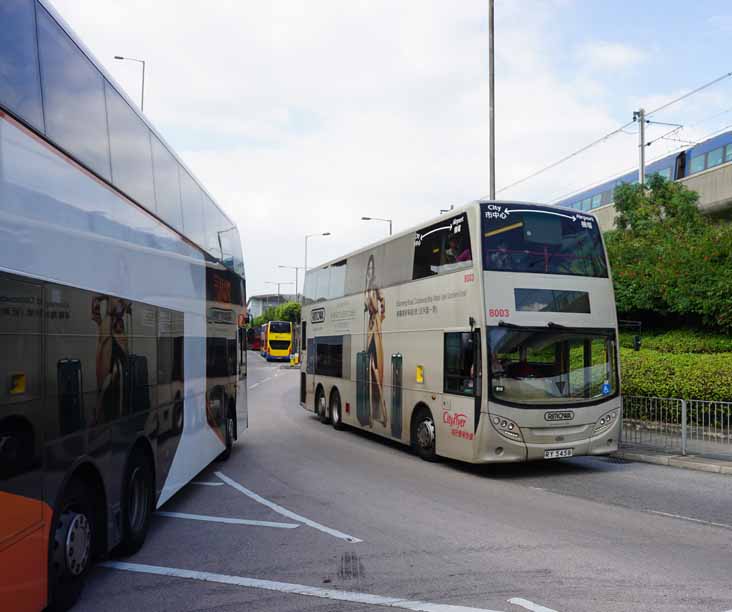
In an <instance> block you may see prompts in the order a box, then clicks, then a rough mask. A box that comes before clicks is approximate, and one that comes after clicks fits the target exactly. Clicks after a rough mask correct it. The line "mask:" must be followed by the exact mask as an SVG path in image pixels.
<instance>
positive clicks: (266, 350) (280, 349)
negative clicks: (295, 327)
mask: <svg viewBox="0 0 732 612" xmlns="http://www.w3.org/2000/svg"><path fill="white" fill-rule="evenodd" d="M263 327H264V332H263V338H264V340H263V343H262V356H263V357H265V358H266V359H267V361H289V360H290V355H291V354H292V323H290V322H289V321H269V322H268V323H265V324H264V325H263Z"/></svg>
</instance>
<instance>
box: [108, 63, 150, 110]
mask: <svg viewBox="0 0 732 612" xmlns="http://www.w3.org/2000/svg"><path fill="white" fill-rule="evenodd" d="M114 59H116V60H123V61H128V62H138V63H140V64H142V98H141V99H140V110H141V111H142V112H145V60H141V59H137V58H134V57H122V56H121V55H115V56H114Z"/></svg>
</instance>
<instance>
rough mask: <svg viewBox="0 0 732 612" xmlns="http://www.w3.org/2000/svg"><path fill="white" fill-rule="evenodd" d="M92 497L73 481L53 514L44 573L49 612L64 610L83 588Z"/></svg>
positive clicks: (91, 537)
mask: <svg viewBox="0 0 732 612" xmlns="http://www.w3.org/2000/svg"><path fill="white" fill-rule="evenodd" d="M93 496H94V494H93V492H92V490H91V489H89V487H87V486H86V485H85V484H84V482H83V481H82V480H80V479H78V478H74V479H73V480H72V481H71V482H70V483H69V485H68V486H67V487H66V490H65V491H64V494H63V497H62V499H61V503H60V504H59V506H58V510H57V511H56V512H55V513H54V520H53V532H52V535H51V538H52V539H51V542H50V545H51V551H50V552H51V554H50V555H49V571H48V574H49V576H48V578H49V588H50V589H49V590H50V597H51V601H50V602H49V607H48V608H47V610H49V611H53V612H63V611H65V610H68V609H69V608H71V606H73V605H74V603H75V602H76V600H77V599H78V598H79V595H80V594H81V591H82V589H83V588H84V580H85V579H86V575H87V573H88V571H89V567H90V565H91V557H92V551H93V550H94V527H95V518H96V517H95V516H94V506H93V504H92V501H91V500H92V499H93Z"/></svg>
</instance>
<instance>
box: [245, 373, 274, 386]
mask: <svg viewBox="0 0 732 612" xmlns="http://www.w3.org/2000/svg"><path fill="white" fill-rule="evenodd" d="M276 377H277V374H275V375H274V376H270V377H269V378H263V379H262V380H260V381H259V382H255V383H254V384H253V385H249V389H254V387H258V386H259V385H261V384H262V383H266V382H267V381H268V380H272V379H273V378H276Z"/></svg>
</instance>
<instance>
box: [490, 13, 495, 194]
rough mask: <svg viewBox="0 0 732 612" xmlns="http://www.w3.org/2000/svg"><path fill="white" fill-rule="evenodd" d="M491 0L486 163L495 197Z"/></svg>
mask: <svg viewBox="0 0 732 612" xmlns="http://www.w3.org/2000/svg"><path fill="white" fill-rule="evenodd" d="M493 30H494V28H493V0H488V71H489V79H488V123H489V124H490V125H489V129H490V132H489V134H488V158H489V159H488V165H489V167H490V174H491V176H490V199H491V200H495V199H496V104H495V89H496V88H495V59H494V57H495V56H494V50H493V45H494V36H493Z"/></svg>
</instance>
